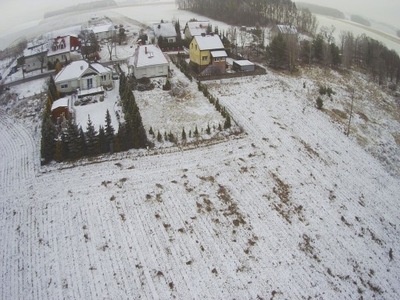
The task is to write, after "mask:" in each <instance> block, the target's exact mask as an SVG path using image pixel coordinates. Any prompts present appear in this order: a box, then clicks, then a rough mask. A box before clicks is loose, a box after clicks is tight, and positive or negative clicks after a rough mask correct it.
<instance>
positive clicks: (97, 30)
mask: <svg viewBox="0 0 400 300" xmlns="http://www.w3.org/2000/svg"><path fill="white" fill-rule="evenodd" d="M90 29H91V30H92V31H93V33H101V32H109V31H112V30H113V25H112V24H105V25H97V26H93V27H91V28H90Z"/></svg>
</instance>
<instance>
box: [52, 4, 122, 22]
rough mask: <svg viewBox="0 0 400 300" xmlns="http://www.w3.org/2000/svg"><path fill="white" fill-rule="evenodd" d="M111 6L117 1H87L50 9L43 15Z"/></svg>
mask: <svg viewBox="0 0 400 300" xmlns="http://www.w3.org/2000/svg"><path fill="white" fill-rule="evenodd" d="M112 6H117V3H116V2H115V1H114V0H99V1H94V2H89V3H81V4H78V5H74V6H70V7H67V8H64V9H59V10H54V11H50V12H47V13H45V14H44V17H45V18H50V17H54V16H58V15H62V14H65V13H71V12H75V11H82V10H88V9H93V8H104V7H112Z"/></svg>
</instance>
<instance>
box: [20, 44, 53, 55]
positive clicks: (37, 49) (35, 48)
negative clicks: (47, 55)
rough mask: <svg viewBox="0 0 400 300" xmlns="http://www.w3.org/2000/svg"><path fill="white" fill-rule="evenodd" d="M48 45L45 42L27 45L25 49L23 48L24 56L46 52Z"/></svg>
mask: <svg viewBox="0 0 400 300" xmlns="http://www.w3.org/2000/svg"><path fill="white" fill-rule="evenodd" d="M47 50H48V47H47V44H40V45H32V44H31V45H29V46H28V48H27V49H25V50H24V57H30V56H34V55H38V54H41V53H44V52H47Z"/></svg>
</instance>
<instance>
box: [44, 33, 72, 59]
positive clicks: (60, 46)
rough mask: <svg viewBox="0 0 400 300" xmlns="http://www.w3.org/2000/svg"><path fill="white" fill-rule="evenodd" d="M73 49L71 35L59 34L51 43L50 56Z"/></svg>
mask: <svg viewBox="0 0 400 300" xmlns="http://www.w3.org/2000/svg"><path fill="white" fill-rule="evenodd" d="M70 51H71V36H69V35H67V36H59V37H57V38H55V39H53V40H52V41H50V44H49V52H48V56H53V55H57V54H61V53H66V52H70Z"/></svg>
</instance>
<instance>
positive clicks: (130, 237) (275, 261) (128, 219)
mask: <svg viewBox="0 0 400 300" xmlns="http://www.w3.org/2000/svg"><path fill="white" fill-rule="evenodd" d="M207 84H208V86H209V88H210V91H211V92H212V93H213V94H214V95H215V96H217V97H218V98H219V99H220V100H221V103H222V104H223V105H225V106H226V107H227V108H228V109H229V110H230V112H231V114H232V116H233V117H234V119H235V120H236V121H237V122H238V123H239V124H240V125H242V126H243V128H244V130H245V131H246V133H247V135H246V136H244V137H239V138H231V139H229V140H227V141H226V142H223V143H218V144H215V145H213V146H204V147H200V148H196V149H192V150H188V151H183V152H182V151H176V152H175V151H172V153H169V154H163V155H158V154H155V152H154V154H152V153H153V152H152V151H150V152H149V153H148V155H145V156H138V155H137V154H136V152H134V151H133V152H129V153H126V154H125V155H124V157H125V158H123V159H118V160H114V159H111V160H107V159H106V160H105V161H104V162H101V163H96V164H89V165H86V166H78V167H74V168H65V169H63V170H61V169H60V170H58V169H57V167H51V168H40V167H39V155H38V147H39V146H38V145H39V141H38V139H33V138H32V134H31V131H32V130H33V126H31V127H28V128H27V127H26V126H23V125H22V123H21V121H19V120H17V119H15V117H14V116H12V115H8V114H6V113H4V111H3V110H1V118H0V120H1V121H0V122H1V123H2V125H1V127H0V136H1V137H2V143H1V144H0V147H1V153H2V154H3V155H2V156H1V158H0V159H1V163H0V166H1V169H0V188H1V191H2V196H1V210H0V214H1V218H0V228H1V229H0V231H1V234H0V245H1V247H0V257H2V259H1V266H0V270H1V271H0V277H1V278H0V280H1V282H2V284H1V288H0V297H1V298H2V299H13V298H20V299H21V298H23V299H37V298H40V299H60V298H74V299H76V298H78V299H93V298H110V299H120V298H135V299H138V298H144V299H154V298H156V299H169V298H178V299H188V298H192V299H204V298H207V299H226V298H236V299H256V298H257V297H261V298H270V297H275V299H279V298H281V299H285V298H290V299H299V298H308V297H312V298H323V299H334V298H342V299H343V298H358V297H360V296H363V297H364V298H372V297H376V298H380V299H395V298H396V297H397V295H398V294H399V292H400V291H399V286H398V278H399V276H400V265H399V261H398V256H399V249H400V248H399V247H400V241H399V230H398V228H399V226H400V220H399V202H398V195H399V192H400V185H399V179H398V177H397V178H396V177H393V176H391V175H389V174H388V172H387V171H386V170H385V169H384V167H383V166H382V165H381V164H380V163H379V162H378V161H377V160H376V159H375V158H373V157H372V156H371V155H370V154H368V153H367V152H366V151H365V150H364V149H362V148H361V147H360V146H359V145H358V144H357V143H356V142H355V141H353V139H352V138H348V137H346V136H345V135H344V134H343V132H342V130H341V127H340V125H339V124H337V123H334V122H332V121H331V119H330V118H329V117H328V116H327V114H326V113H324V112H322V111H319V110H317V109H315V108H314V107H313V105H312V104H311V103H310V101H309V99H308V96H307V93H305V92H304V89H303V83H302V81H300V80H298V79H296V78H289V77H287V76H281V75H278V74H273V73H269V74H267V75H265V76H259V77H248V78H243V79H230V80H223V81H214V82H209V83H207ZM314 85H315V83H313V81H312V80H311V79H308V80H307V86H309V89H310V90H312V89H313V88H316V87H315V86H314Z"/></svg>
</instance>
